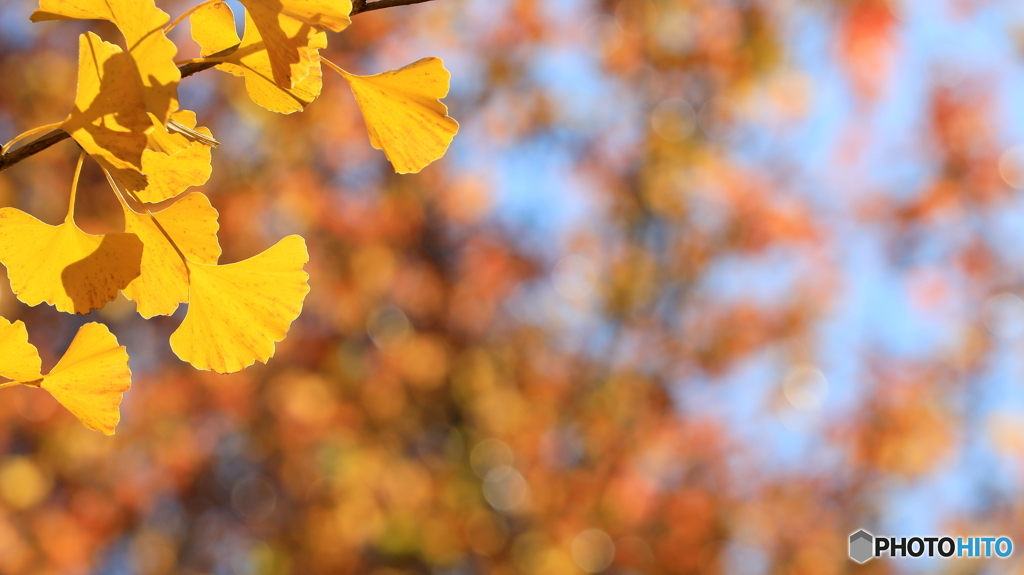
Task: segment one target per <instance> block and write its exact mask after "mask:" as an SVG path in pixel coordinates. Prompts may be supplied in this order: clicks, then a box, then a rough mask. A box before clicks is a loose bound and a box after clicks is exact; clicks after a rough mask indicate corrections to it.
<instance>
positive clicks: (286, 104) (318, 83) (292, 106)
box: [191, 2, 327, 114]
mask: <svg viewBox="0 0 1024 575" xmlns="http://www.w3.org/2000/svg"><path fill="white" fill-rule="evenodd" d="M191 23H192V38H193V39H194V40H195V41H196V42H197V43H198V44H199V46H200V47H201V48H202V53H203V55H204V56H208V55H210V54H214V53H216V52H220V51H222V50H224V49H226V48H230V47H231V46H235V45H237V46H238V49H237V50H235V51H234V52H232V53H231V54H230V55H229V56H227V59H226V61H225V63H224V64H220V65H218V66H217V68H219V69H221V70H224V71H225V72H229V73H231V74H234V75H235V76H242V77H244V78H245V89H246V91H247V92H248V93H249V97H250V98H252V101H253V102H256V103H257V104H259V105H260V106H262V107H264V108H266V109H268V110H270V111H271V112H279V113H282V114H291V113H294V112H301V111H302V110H303V108H305V107H306V105H307V104H309V103H310V102H312V101H313V100H315V99H316V98H317V97H318V96H319V95H320V91H321V89H322V88H323V71H322V70H321V67H320V62H319V49H321V48H326V47H327V34H326V33H324V32H317V33H316V34H313V35H312V36H310V39H309V44H308V45H307V49H308V50H309V52H310V59H311V64H310V68H309V72H308V74H307V75H306V77H305V78H304V79H303V80H301V81H300V82H298V83H296V84H295V86H294V87H292V88H282V87H280V86H278V85H277V83H276V82H275V81H274V72H273V67H272V65H271V61H270V55H269V53H268V52H267V50H266V49H265V48H264V41H263V37H262V36H260V33H259V30H258V29H257V27H256V23H255V22H253V20H252V16H251V15H250V14H249V13H248V12H247V13H246V15H245V33H244V35H243V37H242V39H241V40H239V39H238V34H237V33H236V32H235V20H234V16H233V15H232V13H231V8H230V7H229V6H228V5H227V4H226V3H224V2H218V3H216V4H210V5H207V6H204V7H203V8H200V9H199V10H197V11H196V12H195V13H194V14H193V15H192V17H191Z"/></svg>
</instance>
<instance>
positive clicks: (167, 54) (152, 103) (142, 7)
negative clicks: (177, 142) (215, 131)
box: [31, 0, 181, 123]
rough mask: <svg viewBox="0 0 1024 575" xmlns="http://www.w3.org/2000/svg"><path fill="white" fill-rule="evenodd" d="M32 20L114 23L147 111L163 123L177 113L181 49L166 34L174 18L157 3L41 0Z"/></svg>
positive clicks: (115, 0)
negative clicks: (176, 59) (178, 54)
mask: <svg viewBox="0 0 1024 575" xmlns="http://www.w3.org/2000/svg"><path fill="white" fill-rule="evenodd" d="M31 20H32V21H33V22H41V21H45V20H108V21H110V22H113V23H114V25H115V26H117V28H118V29H119V30H120V31H121V34H122V35H123V36H124V39H125V44H126V45H127V46H128V53H129V55H130V56H131V60H132V64H133V68H134V70H133V72H134V73H133V74H132V75H131V76H130V77H131V78H133V79H134V80H135V81H137V82H139V83H140V84H141V86H142V88H143V98H144V100H145V107H146V109H148V110H149V111H150V112H152V113H153V114H155V115H156V116H157V118H159V120H160V122H161V123H165V122H167V120H169V119H170V117H171V114H172V113H174V112H175V111H177V109H178V82H180V81H181V72H180V71H179V70H178V67H177V66H175V65H174V56H175V54H177V53H178V48H177V47H176V46H175V45H174V43H173V42H171V41H170V40H169V39H168V38H167V36H166V35H165V34H164V26H165V25H167V22H168V21H169V20H170V17H169V16H168V15H167V13H166V12H164V11H163V10H160V9H159V8H157V6H156V3H154V1H153V0H40V2H39V9H38V10H36V11H35V12H33V13H32V17H31ZM125 81H127V78H126V79H125Z"/></svg>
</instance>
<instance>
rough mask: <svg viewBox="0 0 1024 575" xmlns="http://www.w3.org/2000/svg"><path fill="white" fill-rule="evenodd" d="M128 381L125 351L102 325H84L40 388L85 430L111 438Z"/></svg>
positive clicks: (129, 383) (130, 373) (129, 374)
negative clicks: (69, 413) (84, 427)
mask: <svg viewBox="0 0 1024 575" xmlns="http://www.w3.org/2000/svg"><path fill="white" fill-rule="evenodd" d="M131 381H132V372H131V370H130V369H129V368H128V353H127V352H126V351H125V348H124V347H121V346H119V345H118V343H117V338H116V337H114V334H112V333H110V330H109V329H107V327H106V326H104V325H102V324H99V323H87V324H85V325H83V326H82V327H81V328H79V330H78V334H76V335H75V339H74V340H73V341H72V342H71V346H70V347H68V350H67V351H66V352H65V353H64V357H62V358H61V359H60V361H59V362H57V365H56V366H54V368H53V370H51V371H50V373H49V374H48V375H47V376H46V377H44V378H43V381H42V383H41V384H40V387H42V388H43V389H45V390H46V391H48V392H50V394H51V395H53V397H54V398H56V399H57V401H58V402H60V404H61V405H63V406H64V407H65V408H67V410H68V411H70V412H71V413H72V414H74V415H75V417H77V418H78V419H79V420H80V421H81V422H82V424H83V425H85V426H86V427H88V428H89V429H92V430H95V431H101V432H103V433H105V434H107V435H113V433H114V427H115V426H116V425H117V423H118V422H119V421H120V420H121V413H120V411H119V410H118V407H119V406H120V405H121V397H122V395H123V394H124V392H125V391H128V388H130V387H131Z"/></svg>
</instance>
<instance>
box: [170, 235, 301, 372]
mask: <svg viewBox="0 0 1024 575" xmlns="http://www.w3.org/2000/svg"><path fill="white" fill-rule="evenodd" d="M307 261H309V254H308V253H307V252H306V242H305V240H303V239H302V238H301V237H299V236H288V237H286V238H284V239H283V240H281V241H280V242H278V243H277V244H276V245H274V246H273V247H271V248H270V249H268V250H267V251H265V252H263V253H261V254H259V255H257V256H254V257H252V258H249V259H247V260H245V261H241V262H238V263H234V264H228V265H219V266H216V265H204V264H199V263H194V262H189V264H188V268H189V280H190V284H189V304H188V313H187V314H186V315H185V320H184V321H182V323H181V325H180V326H179V327H178V329H177V330H176V331H175V332H174V333H173V334H171V349H172V350H173V351H174V353H176V354H177V355H178V357H180V358H181V359H182V360H184V361H187V362H189V363H191V364H192V365H193V366H195V367H196V368H198V369H205V370H213V371H216V372H218V373H233V372H236V371H240V370H242V369H244V368H245V367H248V366H250V365H252V364H253V363H254V362H256V361H261V362H264V363H266V361H267V360H268V359H270V358H271V357H273V355H274V350H275V345H274V344H275V343H276V342H279V341H281V340H283V339H284V337H285V335H286V334H287V333H288V328H289V326H290V325H291V323H292V321H294V320H295V318H297V317H299V313H300V312H301V311H302V302H303V300H304V299H305V297H306V294H307V293H309V284H308V283H306V282H307V280H308V279H309V275H308V274H307V273H306V272H305V271H303V269H302V268H303V266H305V264H306V262H307Z"/></svg>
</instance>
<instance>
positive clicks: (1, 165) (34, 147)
mask: <svg viewBox="0 0 1024 575" xmlns="http://www.w3.org/2000/svg"><path fill="white" fill-rule="evenodd" d="M70 137H71V134H69V133H67V132H65V131H64V130H61V129H59V128H58V129H56V130H54V131H52V132H50V133H48V134H46V135H45V136H41V137H40V138H39V139H37V140H33V141H32V142H31V143H29V144H25V145H24V146H22V147H20V148H18V149H17V150H14V151H13V152H7V153H6V154H4V155H2V156H0V172H2V171H4V170H6V169H7V168H9V167H11V166H13V165H14V164H17V163H18V162H20V161H22V160H24V159H25V158H28V157H30V156H34V155H36V154H38V153H39V152H42V151H43V150H45V149H46V148H49V147H50V146H52V145H54V144H56V143H57V142H63V141H64V140H67V139H68V138H70Z"/></svg>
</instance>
